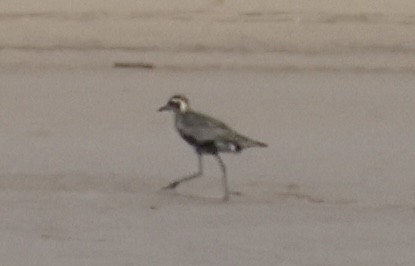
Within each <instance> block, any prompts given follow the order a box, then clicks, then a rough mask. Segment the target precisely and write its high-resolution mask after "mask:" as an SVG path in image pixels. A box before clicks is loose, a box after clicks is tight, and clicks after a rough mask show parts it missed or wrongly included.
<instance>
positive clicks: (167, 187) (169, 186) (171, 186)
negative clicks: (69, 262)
mask: <svg viewBox="0 0 415 266" xmlns="http://www.w3.org/2000/svg"><path fill="white" fill-rule="evenodd" d="M179 184H180V182H179V181H174V182H171V183H170V184H168V185H167V186H165V187H163V189H175V188H176V187H177V186H178V185H179Z"/></svg>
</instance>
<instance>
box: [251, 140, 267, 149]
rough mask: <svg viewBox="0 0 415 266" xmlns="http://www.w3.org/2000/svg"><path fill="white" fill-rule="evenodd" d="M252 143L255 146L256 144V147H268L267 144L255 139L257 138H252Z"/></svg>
mask: <svg viewBox="0 0 415 266" xmlns="http://www.w3.org/2000/svg"><path fill="white" fill-rule="evenodd" d="M254 144H255V146H258V147H264V148H265V147H268V144H266V143H264V142H261V141H257V140H254Z"/></svg>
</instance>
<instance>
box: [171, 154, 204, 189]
mask: <svg viewBox="0 0 415 266" xmlns="http://www.w3.org/2000/svg"><path fill="white" fill-rule="evenodd" d="M197 158H198V161H199V166H198V167H199V168H198V170H197V172H196V173H194V174H192V175H189V176H185V177H182V178H180V179H178V180H176V181H173V182H171V183H170V184H168V185H167V186H165V187H164V189H174V188H176V187H177V186H178V185H180V184H181V183H183V182H186V181H189V180H192V179H194V178H196V177H199V176H202V174H203V161H202V154H201V153H199V152H198V153H197Z"/></svg>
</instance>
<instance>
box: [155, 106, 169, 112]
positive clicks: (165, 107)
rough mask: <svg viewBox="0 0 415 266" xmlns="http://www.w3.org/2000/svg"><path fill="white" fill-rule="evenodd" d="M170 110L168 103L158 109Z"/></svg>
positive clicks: (160, 110)
mask: <svg viewBox="0 0 415 266" xmlns="http://www.w3.org/2000/svg"><path fill="white" fill-rule="evenodd" d="M168 110H170V107H169V106H168V105H165V106H162V107H160V108H159V109H158V111H159V112H163V111H168Z"/></svg>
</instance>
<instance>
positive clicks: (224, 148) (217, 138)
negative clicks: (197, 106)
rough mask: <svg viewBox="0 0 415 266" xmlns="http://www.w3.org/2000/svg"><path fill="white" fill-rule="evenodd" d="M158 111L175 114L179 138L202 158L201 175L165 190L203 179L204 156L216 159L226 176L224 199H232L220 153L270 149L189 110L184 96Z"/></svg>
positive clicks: (169, 186)
mask: <svg viewBox="0 0 415 266" xmlns="http://www.w3.org/2000/svg"><path fill="white" fill-rule="evenodd" d="M159 111H173V112H174V120H175V127H176V129H177V131H178V133H179V134H180V136H181V137H182V138H183V139H184V140H185V141H186V142H187V143H189V144H190V145H192V146H193V147H194V148H195V151H196V153H197V155H198V157H199V171H198V172H197V173H196V174H194V175H191V176H188V177H184V178H181V179H179V180H177V181H175V182H172V183H170V184H169V185H168V186H167V187H166V188H175V187H177V186H178V185H179V184H180V183H182V182H184V181H187V180H190V179H193V178H195V177H198V176H201V175H202V172H203V170H202V160H201V156H202V155H203V154H210V155H214V156H215V157H216V159H217V160H218V162H219V164H220V166H221V168H222V173H223V178H222V180H223V184H224V199H225V200H228V199H229V191H228V186H227V180H226V168H225V164H224V163H223V161H222V159H221V158H220V156H219V153H220V152H233V153H237V152H241V151H242V150H243V149H246V148H250V147H256V146H257V147H267V145H266V144H265V143H263V142H260V141H256V140H252V139H250V138H248V137H246V136H243V135H241V134H239V133H238V132H236V131H235V130H233V129H232V128H230V127H229V126H227V125H226V124H225V123H223V122H222V121H220V120H218V119H215V118H213V117H210V116H208V115H205V114H202V113H199V112H196V111H194V110H192V109H191V108H190V105H189V100H188V99H187V98H186V97H185V96H183V95H174V96H172V97H171V98H170V99H169V101H168V102H167V104H166V105H165V106H163V107H161V108H160V109H159Z"/></svg>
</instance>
